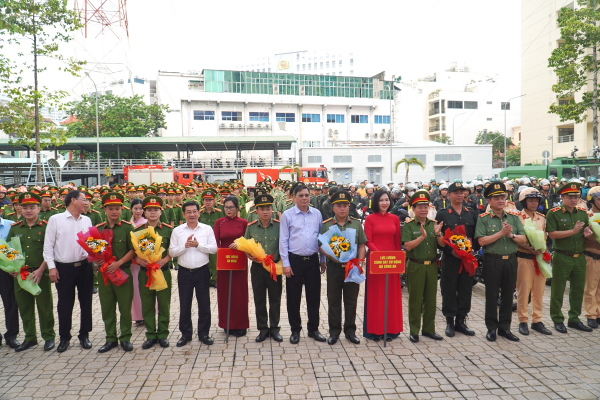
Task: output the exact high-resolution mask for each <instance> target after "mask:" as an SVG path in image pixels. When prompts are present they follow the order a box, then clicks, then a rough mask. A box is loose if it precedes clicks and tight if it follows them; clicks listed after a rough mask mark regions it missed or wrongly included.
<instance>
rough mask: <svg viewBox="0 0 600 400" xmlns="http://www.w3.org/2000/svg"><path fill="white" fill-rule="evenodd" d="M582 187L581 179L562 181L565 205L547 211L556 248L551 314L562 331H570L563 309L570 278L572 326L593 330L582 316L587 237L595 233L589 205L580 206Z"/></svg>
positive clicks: (549, 234)
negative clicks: (578, 180)
mask: <svg viewBox="0 0 600 400" xmlns="http://www.w3.org/2000/svg"><path fill="white" fill-rule="evenodd" d="M580 189H581V184H580V183H579V182H567V183H565V184H564V185H562V186H561V187H560V188H559V189H558V194H559V195H560V197H561V199H562V202H563V204H562V206H560V207H556V208H553V209H551V210H550V211H549V212H548V214H547V215H546V231H547V232H548V236H549V237H550V239H552V244H553V248H554V254H553V255H552V286H551V291H550V318H552V321H553V322H554V327H555V328H556V330H557V331H558V332H560V333H567V328H566V327H565V324H564V319H565V317H564V315H563V313H562V310H561V308H562V304H563V297H564V294H565V287H566V285H567V281H569V282H570V289H569V320H568V324H567V325H568V327H569V328H574V329H577V330H580V331H584V332H591V331H592V330H593V329H592V328H589V327H587V326H585V325H584V324H583V323H582V322H581V321H580V320H579V315H581V305H582V302H583V291H584V287H585V272H586V271H585V268H586V267H585V256H584V254H583V252H584V250H585V244H584V241H583V238H584V236H585V237H588V236H591V235H592V232H591V230H590V228H589V224H588V215H587V209H585V208H579V207H577V202H578V201H579V192H580Z"/></svg>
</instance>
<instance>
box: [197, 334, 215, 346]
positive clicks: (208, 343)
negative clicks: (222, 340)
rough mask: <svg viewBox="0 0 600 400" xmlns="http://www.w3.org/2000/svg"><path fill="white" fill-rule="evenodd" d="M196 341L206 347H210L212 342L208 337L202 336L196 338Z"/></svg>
mask: <svg viewBox="0 0 600 400" xmlns="http://www.w3.org/2000/svg"><path fill="white" fill-rule="evenodd" d="M198 340H200V341H201V342H202V343H204V344H205V345H207V346H210V345H212V344H213V340H212V338H211V337H210V336H202V337H200V338H198Z"/></svg>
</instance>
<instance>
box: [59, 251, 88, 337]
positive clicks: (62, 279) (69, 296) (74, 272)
mask: <svg viewBox="0 0 600 400" xmlns="http://www.w3.org/2000/svg"><path fill="white" fill-rule="evenodd" d="M77 264H79V266H77V267H75V265H77ZM56 270H57V271H58V282H57V283H56V292H57V293H58V304H57V307H56V308H57V310H58V334H59V336H60V340H67V341H68V340H71V337H72V336H71V328H72V327H73V307H74V306H75V288H77V298H78V299H79V309H80V312H81V322H80V327H79V335H77V337H78V338H79V340H83V339H87V338H88V337H89V333H90V332H91V331H92V288H93V280H94V270H93V267H92V264H90V263H89V262H88V261H87V259H83V260H82V261H79V262H77V263H61V262H56Z"/></svg>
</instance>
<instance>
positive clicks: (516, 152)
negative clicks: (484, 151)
mask: <svg viewBox="0 0 600 400" xmlns="http://www.w3.org/2000/svg"><path fill="white" fill-rule="evenodd" d="M506 162H507V163H508V165H521V143H519V145H518V146H515V147H512V148H510V149H508V150H506Z"/></svg>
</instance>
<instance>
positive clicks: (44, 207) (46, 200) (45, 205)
mask: <svg viewBox="0 0 600 400" xmlns="http://www.w3.org/2000/svg"><path fill="white" fill-rule="evenodd" d="M40 198H41V199H42V204H41V209H40V213H39V214H38V217H39V218H40V219H42V220H44V221H48V220H49V219H50V217H51V216H53V215H54V214H58V211H56V210H55V209H54V208H53V207H52V192H51V191H49V190H42V191H41V193H40Z"/></svg>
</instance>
